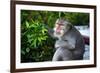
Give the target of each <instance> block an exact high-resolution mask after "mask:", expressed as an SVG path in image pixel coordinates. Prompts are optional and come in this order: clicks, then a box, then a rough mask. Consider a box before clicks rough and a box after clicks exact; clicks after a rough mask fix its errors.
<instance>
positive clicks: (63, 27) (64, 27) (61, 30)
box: [54, 18, 71, 38]
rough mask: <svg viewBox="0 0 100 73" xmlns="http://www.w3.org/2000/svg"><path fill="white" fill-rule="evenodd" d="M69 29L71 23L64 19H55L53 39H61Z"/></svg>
mask: <svg viewBox="0 0 100 73" xmlns="http://www.w3.org/2000/svg"><path fill="white" fill-rule="evenodd" d="M70 27H71V23H69V22H68V21H67V20H65V19H62V18H60V19H57V20H56V22H55V27H54V36H55V37H58V38H60V37H62V36H63V35H64V34H65V33H66V32H67V31H68V30H69V29H70Z"/></svg>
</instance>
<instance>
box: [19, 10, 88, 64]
mask: <svg viewBox="0 0 100 73" xmlns="http://www.w3.org/2000/svg"><path fill="white" fill-rule="evenodd" d="M61 17H63V18H66V19H68V20H69V21H70V22H71V23H72V24H73V25H87V24H89V14H88V13H75V12H74V13H72V12H54V11H31V10H21V62H40V61H51V60H52V57H53V54H54V51H55V49H54V43H55V40H54V39H52V38H51V37H50V36H49V34H48V30H47V29H46V27H45V25H48V26H49V27H51V28H53V27H54V24H55V21H56V19H58V18H61Z"/></svg>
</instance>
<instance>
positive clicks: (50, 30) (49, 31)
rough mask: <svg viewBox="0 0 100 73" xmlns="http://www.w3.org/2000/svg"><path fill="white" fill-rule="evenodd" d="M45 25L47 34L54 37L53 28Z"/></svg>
mask: <svg viewBox="0 0 100 73" xmlns="http://www.w3.org/2000/svg"><path fill="white" fill-rule="evenodd" d="M45 27H46V28H47V30H48V33H49V35H50V36H51V37H52V38H55V36H54V30H53V29H51V28H50V27H49V26H47V25H45Z"/></svg>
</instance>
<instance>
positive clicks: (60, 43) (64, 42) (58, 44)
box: [55, 40, 67, 48]
mask: <svg viewBox="0 0 100 73" xmlns="http://www.w3.org/2000/svg"><path fill="white" fill-rule="evenodd" d="M66 45H67V40H57V41H56V43H55V48H59V47H65V46H66Z"/></svg>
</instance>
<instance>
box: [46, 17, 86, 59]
mask: <svg viewBox="0 0 100 73" xmlns="http://www.w3.org/2000/svg"><path fill="white" fill-rule="evenodd" d="M48 33H49V34H50V35H51V37H53V38H56V39H57V40H56V42H55V48H56V51H55V53H54V55H53V58H52V61H68V60H82V59H83V55H84V51H85V44H84V40H83V37H82V35H81V33H80V32H79V31H78V30H77V29H76V28H75V27H74V26H73V25H72V24H71V23H70V22H69V21H68V20H66V19H64V18H59V19H57V20H56V22H55V26H54V29H50V28H49V27H48Z"/></svg>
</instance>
